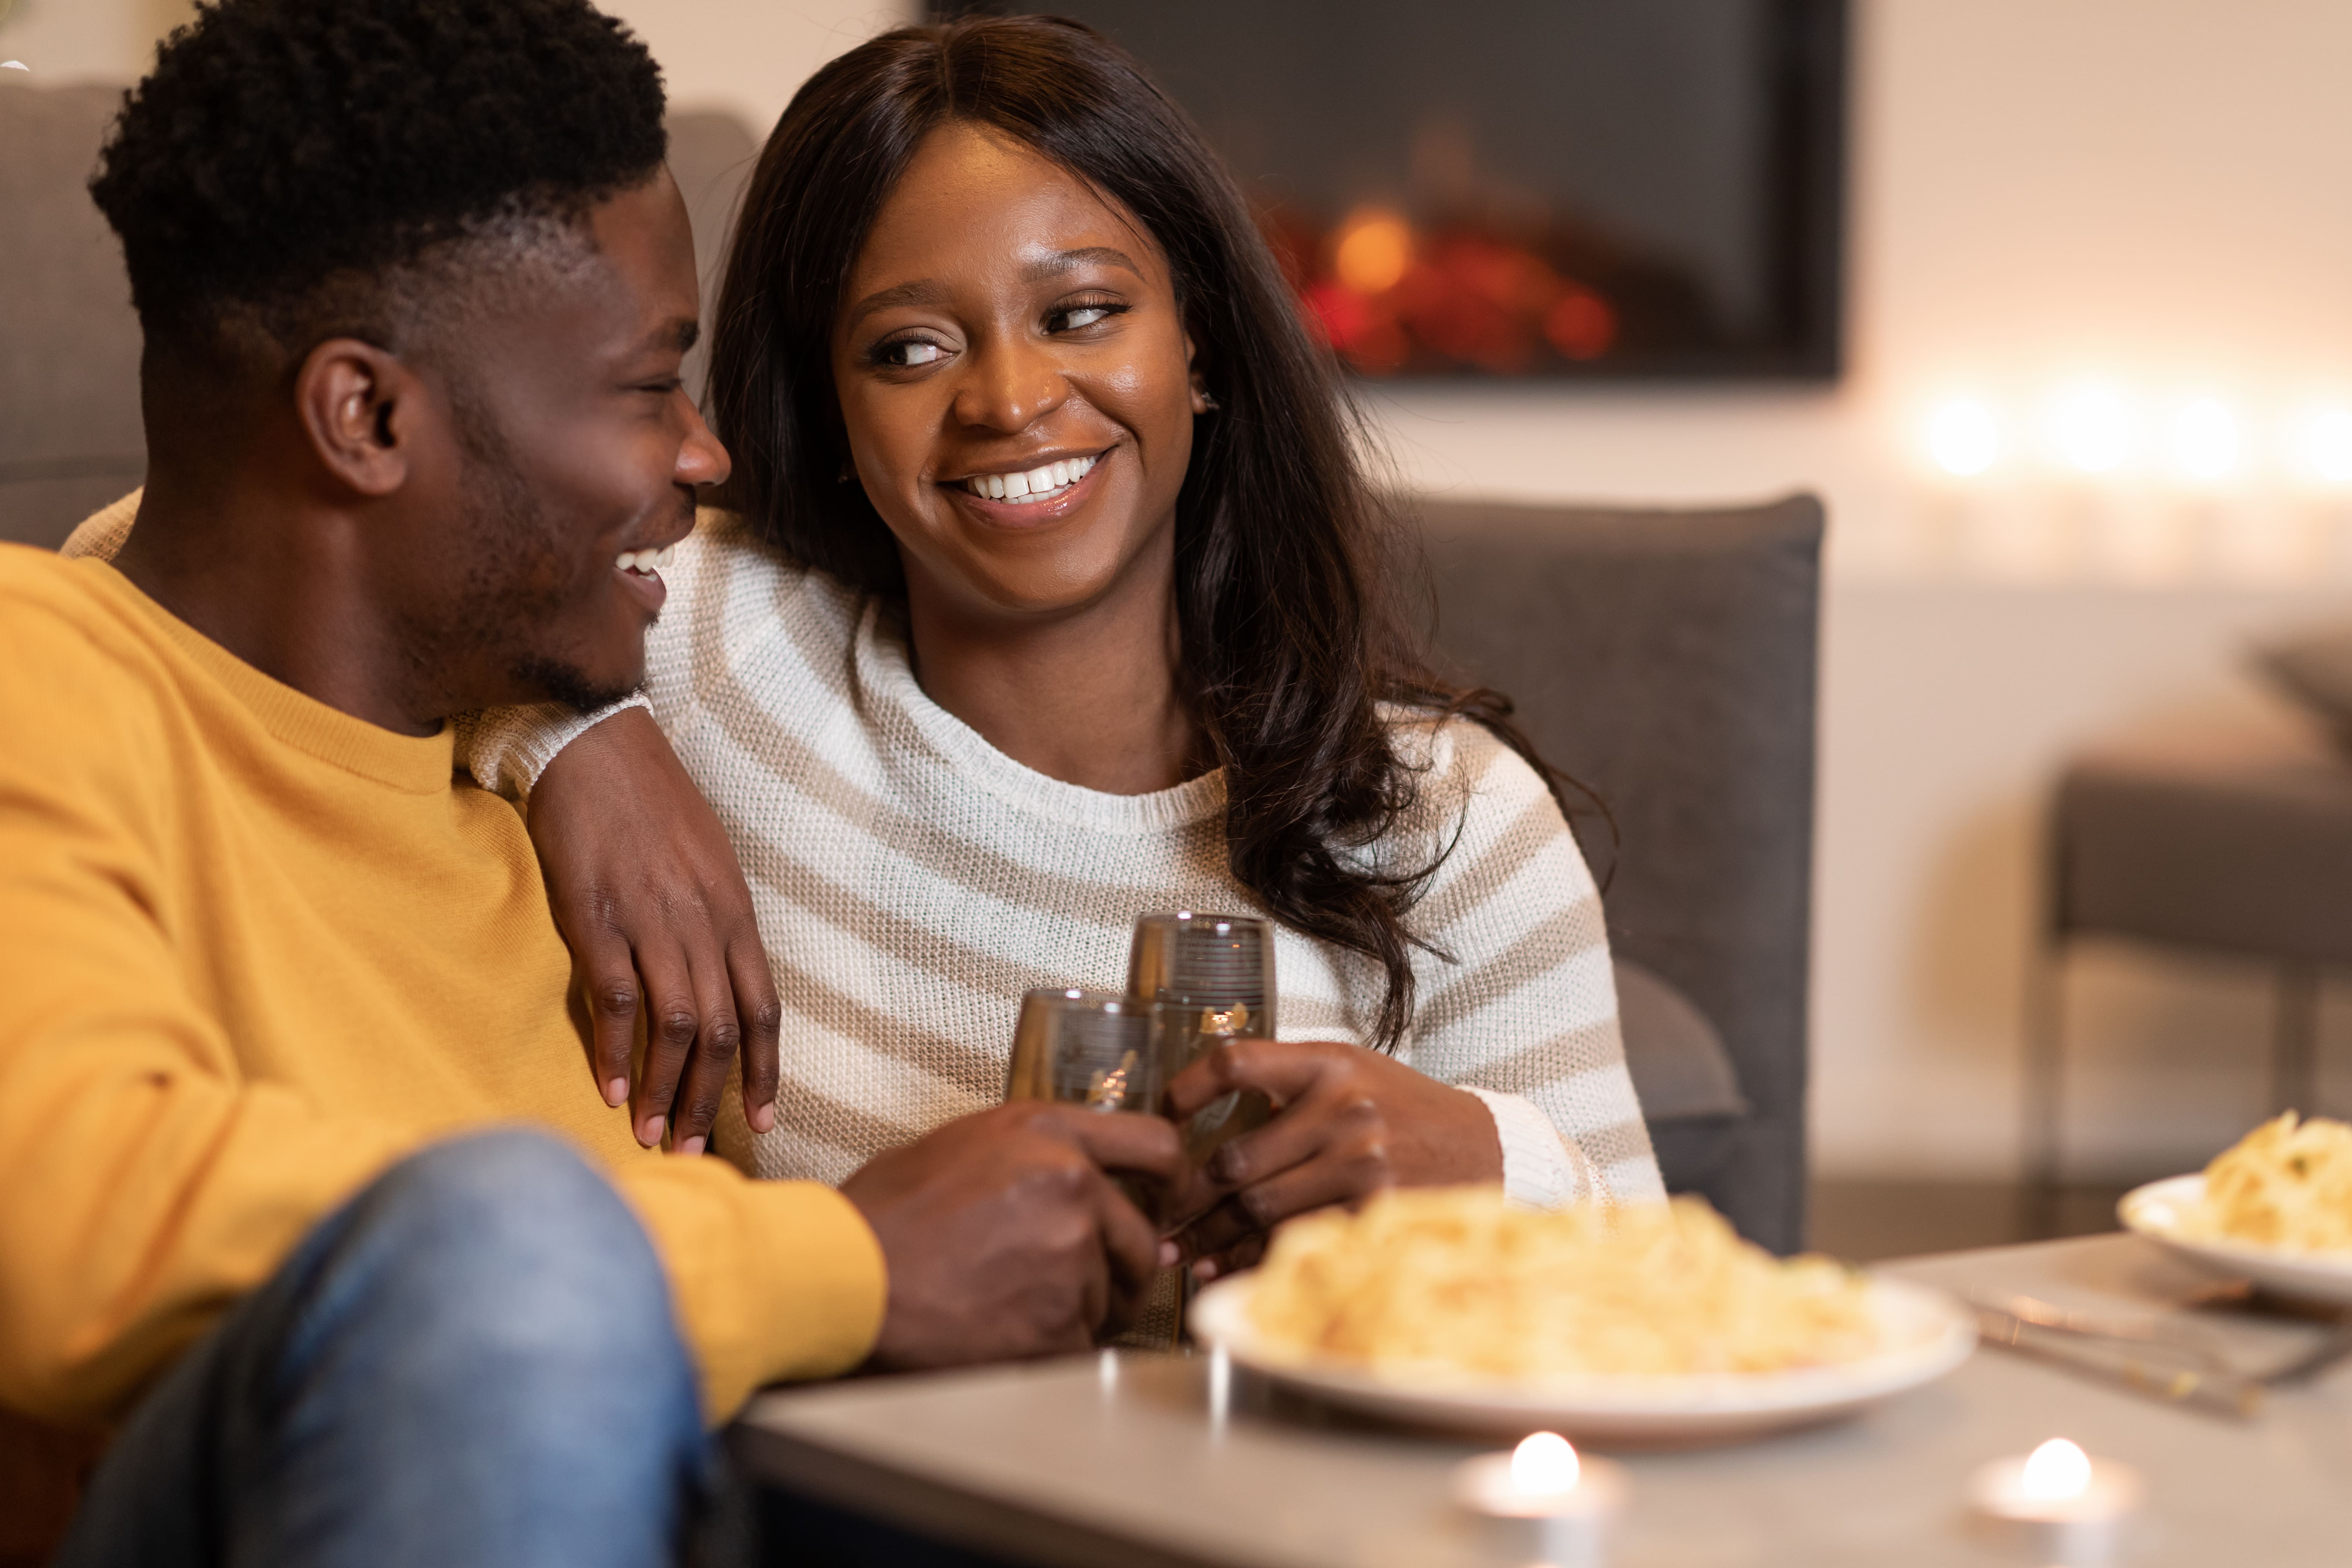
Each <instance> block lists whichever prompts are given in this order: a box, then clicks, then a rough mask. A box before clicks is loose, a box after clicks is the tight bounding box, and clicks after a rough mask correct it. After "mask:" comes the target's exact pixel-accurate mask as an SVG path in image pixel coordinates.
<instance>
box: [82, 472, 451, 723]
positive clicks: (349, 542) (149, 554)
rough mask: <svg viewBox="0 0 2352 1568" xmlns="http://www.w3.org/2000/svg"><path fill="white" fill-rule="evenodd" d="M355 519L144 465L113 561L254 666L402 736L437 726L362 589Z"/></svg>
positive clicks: (300, 500)
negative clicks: (142, 486) (142, 485)
mask: <svg viewBox="0 0 2352 1568" xmlns="http://www.w3.org/2000/svg"><path fill="white" fill-rule="evenodd" d="M362 526H363V525H362V520H361V519H359V518H357V517H354V516H352V515H351V514H350V513H348V512H343V511H339V510H335V509H334V508H332V507H329V506H323V505H320V504H318V503H316V502H314V501H311V500H308V499H307V498H304V497H301V496H299V495H298V494H289V493H287V492H285V491H283V490H271V489H259V488H251V487H240V486H236V485H234V484H231V485H228V486H226V487H217V488H216V487H211V486H203V487H199V486H194V485H190V484H185V483H180V482H176V481H175V480H174V479H173V476H172V475H170V474H169V473H159V472H155V471H153V470H152V469H151V471H150V474H149V478H148V484H147V490H146V493H145V494H144V495H143V496H142V498H141V500H140V506H139V516H138V520H137V521H136V522H135V523H134V524H133V525H132V527H131V537H130V539H129V540H128V541H127V542H125V543H124V545H123V547H122V552H121V554H120V555H119V556H117V557H116V558H115V562H114V564H115V567H116V569H117V570H119V571H121V573H122V574H123V575H124V576H126V577H128V578H130V579H131V583H132V584H135V585H136V586H137V587H138V588H139V590H140V591H141V592H142V593H144V594H145V595H147V596H148V597H150V598H152V599H153V600H154V601H155V602H156V603H157V604H159V605H163V607H164V608H165V609H167V610H169V611H170V612H171V613H172V614H173V615H174V616H178V617H179V618H180V619H181V620H183V621H185V622H186V623H187V624H188V625H189V626H194V628H195V629H196V630H197V631H199V632H201V633H203V634H204V635H205V637H209V638H211V639H212V640H213V641H214V642H215V643H218V644H219V645H220V646H221V647H225V648H226V649H227V650H228V651H229V652H231V653H233V654H235V655H236V657H237V658H241V659H243V660H244V661H245V662H246V663H247V664H249V665H251V666H253V667H254V668H256V669H258V670H260V671H261V672H262V673H263V674H265V675H268V676H270V677H272V678H273V679H277V680H279V681H282V682H284V683H285V684H286V685H288V686H290V687H292V688H294V689H296V690H297V691H299V692H302V693H303V694H304V695H306V696H309V697H313V698H316V699H317V700H319V701H320V702H323V703H325V704H327V705H328V706H329V707H331V708H335V709H339V710H341V711H343V712H345V713H348V714H351V715H352V717H353V718H355V719H363V720H365V721H368V722H369V723H371V724H375V725H380V726H381V727H383V728H384V729H386V730H391V731H395V732H397V733H400V734H405V735H429V734H432V733H433V732H434V731H436V730H437V729H438V728H439V727H440V722H441V720H442V717H443V714H442V713H441V712H439V711H437V710H436V707H437V705H436V703H435V702H434V701H433V700H431V699H430V698H429V697H427V696H425V694H423V693H421V692H420V691H418V690H417V689H416V688H415V681H414V679H413V676H412V672H411V671H410V669H409V668H408V665H407V661H406V660H405V659H404V658H402V657H401V655H400V652H399V648H398V644H397V639H396V638H395V637H394V628H393V627H392V626H389V625H388V624H386V617H385V616H384V615H383V611H382V607H381V605H379V604H378V603H377V602H376V601H375V600H374V599H373V597H372V596H371V595H368V594H366V593H365V592H363V591H362V583H363V580H364V574H363V571H362V560H361V551H360V548H359V545H360V542H361V537H362V536H361V529H362Z"/></svg>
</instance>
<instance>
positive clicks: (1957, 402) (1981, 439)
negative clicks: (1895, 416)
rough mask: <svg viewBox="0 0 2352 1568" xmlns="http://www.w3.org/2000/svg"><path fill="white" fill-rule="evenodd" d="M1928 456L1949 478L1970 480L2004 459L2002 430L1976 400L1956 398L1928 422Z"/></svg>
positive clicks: (1939, 409) (1990, 413)
mask: <svg viewBox="0 0 2352 1568" xmlns="http://www.w3.org/2000/svg"><path fill="white" fill-rule="evenodd" d="M1927 452H1928V455H1929V456H1930V457H1932V458H1935V459H1936V466H1937V468H1942V469H1943V470H1944V471H1945V472H1946V473H1948V474H1955V475H1958V477H1959V478H1961V479H1970V478H1973V477H1974V476H1976V475H1978V474H1981V473H1983V472H1984V471H1985V470H1986V469H1987V468H1991V467H1992V465H1993V462H1994V460H1995V459H1997V458H1999V457H2000V426H1999V425H1998V424H1997V423H1995V421H1994V419H1993V416H1992V410H1991V409H1990V408H1987V407H1986V406H1985V405H1983V404H1982V403H1979V401H1977V400H1976V399H1975V398H1973V397H1956V398H1954V399H1952V400H1951V401H1950V402H1949V403H1947V404H1945V405H1943V406H1942V407H1941V408H1938V409H1937V410H1936V414H1935V417H1933V418H1932V419H1930V420H1928V421H1927Z"/></svg>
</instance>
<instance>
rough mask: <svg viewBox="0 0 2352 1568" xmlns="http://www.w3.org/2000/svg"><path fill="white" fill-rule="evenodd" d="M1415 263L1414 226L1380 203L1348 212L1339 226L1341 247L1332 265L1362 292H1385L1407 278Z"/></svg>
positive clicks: (1344, 279)
mask: <svg viewBox="0 0 2352 1568" xmlns="http://www.w3.org/2000/svg"><path fill="white" fill-rule="evenodd" d="M1410 266H1412V228H1411V227H1409V226H1407V225H1406V223H1405V221H1404V219H1402V218H1401V217H1399V216H1396V214H1394V213H1391V212H1383V211H1381V209H1379V208H1377V207H1368V208H1362V209H1360V210H1358V211H1356V212H1353V213H1350V214H1349V216H1348V221H1347V222H1346V223H1345V224H1343V225H1341V226H1340V229H1339V247H1338V248H1337V249H1336V250H1334V252H1333V253H1332V257H1331V269H1332V271H1334V272H1335V273H1337V274H1338V275H1339V281H1340V282H1341V283H1343V284H1345V285H1347V286H1348V287H1349V289H1354V290H1355V291H1356V292H1357V293H1359V294H1384V293H1386V292H1388V290H1390V289H1393V288H1395V287H1396V286H1397V284H1398V283H1399V282H1400V281H1402V279H1403V278H1404V273H1405V268H1408V267H1410Z"/></svg>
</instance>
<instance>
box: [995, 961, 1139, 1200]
mask: <svg viewBox="0 0 2352 1568" xmlns="http://www.w3.org/2000/svg"><path fill="white" fill-rule="evenodd" d="M1156 1013H1157V1009H1156V1008H1154V1007H1153V1006H1152V1005H1151V1004H1150V1003H1149V1002H1145V1001H1143V1000H1141V999H1139V998H1137V997H1133V996H1122V995H1118V994H1115V993H1112V992H1108V991H1085V990H1080V989H1078V988H1076V987H1075V986H1072V987H1054V986H1045V987H1041V988H1039V989H1037V990H1034V991H1027V992H1024V993H1023V994H1022V996H1021V1021H1020V1023H1019V1024H1018V1025H1016V1026H1014V1030H1013V1060H1012V1061H1011V1063H1010V1064H1008V1065H1007V1067H1006V1068H1005V1073H1004V1098H1005V1099H1007V1100H1058V1101H1060V1102H1061V1103H1063V1104H1066V1105H1083V1106H1085V1107H1086V1108H1087V1110H1100V1111H1112V1110H1133V1111H1139V1112H1141V1113H1143V1114H1146V1115H1149V1114H1150V1113H1151V1112H1153V1111H1155V1110H1158V1109H1159V1105H1160V1055H1159V1021H1158V1018H1157V1017H1156V1016H1155V1015H1156ZM1111 1179H1112V1180H1113V1181H1115V1182H1117V1183H1118V1184H1119V1188H1120V1190H1121V1191H1123V1192H1124V1193H1126V1194H1127V1195H1128V1196H1129V1198H1130V1199H1132V1200H1133V1201H1134V1203H1135V1206H1136V1207H1138V1208H1139V1209H1141V1210H1142V1211H1143V1213H1144V1214H1145V1215H1146V1216H1148V1217H1150V1218H1151V1219H1152V1220H1154V1221H1155V1222H1157V1220H1158V1218H1159V1214H1160V1194H1159V1193H1158V1192H1157V1191H1156V1188H1155V1184H1151V1183H1149V1182H1147V1181H1146V1180H1145V1179H1144V1178H1142V1177H1139V1176H1131V1175H1128V1174H1125V1173H1112V1176H1111Z"/></svg>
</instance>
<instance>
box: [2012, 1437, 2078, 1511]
mask: <svg viewBox="0 0 2352 1568" xmlns="http://www.w3.org/2000/svg"><path fill="white" fill-rule="evenodd" d="M2090 1485H2091V1460H2090V1458H2089V1456H2087V1455H2086V1454H2084V1452H2083V1450H2082V1449H2081V1448H2079V1447H2075V1446H2074V1444H2072V1443H2070V1442H2068V1441H2067V1440H2066V1439H2065V1438H2063V1437H2053V1438H2051V1439H2050V1441H2048V1442H2047V1443H2044V1444H2042V1447H2039V1448H2036V1449H2034V1450H2033V1452H2032V1454H2031V1455H2029V1456H2027V1458H2026V1461H2025V1474H2024V1475H2023V1476H2021V1477H2020V1478H2019V1480H2018V1486H2019V1488H2020V1489H2021V1490H2022V1491H2023V1492H2024V1493H2025V1495H2026V1496H2027V1497H2028V1498H2030V1499H2032V1500H2033V1501H2035V1502H2063V1501H2064V1500H2066V1499H2068V1498H2076V1497H2081V1496H2082V1495H2083V1493H2084V1491H2086V1490H2088V1489H2089V1488H2090Z"/></svg>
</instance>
